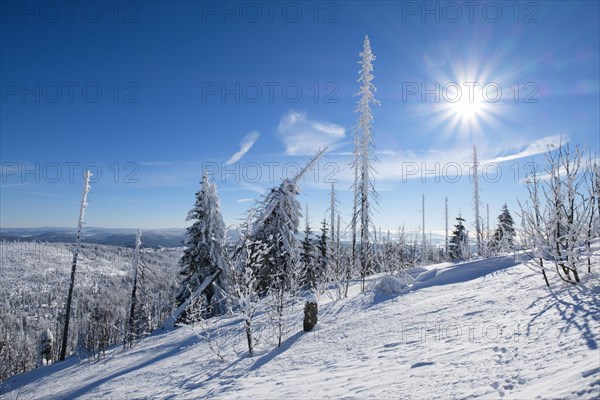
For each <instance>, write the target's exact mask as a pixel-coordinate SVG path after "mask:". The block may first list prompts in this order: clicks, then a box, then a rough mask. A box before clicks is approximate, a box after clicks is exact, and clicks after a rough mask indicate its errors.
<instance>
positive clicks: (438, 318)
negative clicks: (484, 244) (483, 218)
mask: <svg viewBox="0 0 600 400" xmlns="http://www.w3.org/2000/svg"><path fill="white" fill-rule="evenodd" d="M411 273H412V274H413V275H415V276H416V275H420V276H418V277H417V280H416V282H415V283H414V285H413V288H412V290H411V291H409V292H408V293H405V294H401V295H399V296H391V295H384V294H381V293H374V291H373V290H367V291H366V292H365V293H364V294H361V293H360V292H359V286H358V284H354V285H353V286H352V287H351V295H350V296H349V298H348V299H345V300H340V301H337V302H333V301H331V299H328V298H327V297H326V296H323V297H322V298H321V301H322V305H321V308H320V311H319V318H320V319H319V324H318V325H317V328H316V329H315V330H314V331H313V332H310V333H304V332H302V327H301V320H300V318H297V319H296V320H297V322H296V325H295V326H294V327H293V329H292V331H291V332H289V334H288V335H287V338H286V340H285V341H284V343H283V344H282V346H281V348H279V349H277V348H276V347H271V348H267V349H263V350H262V351H260V352H259V354H257V355H255V356H254V357H248V356H247V355H245V353H244V349H245V347H244V346H245V344H244V340H245V337H244V336H243V335H242V334H241V321H240V320H239V319H238V318H232V317H229V318H222V319H220V320H219V321H218V323H215V325H213V326H212V327H211V329H212V332H213V339H212V340H211V343H210V344H211V345H212V346H213V347H216V346H217V347H218V346H221V350H220V354H221V355H222V356H223V358H224V360H220V359H219V358H218V357H217V356H216V355H215V353H214V352H213V351H211V350H210V348H209V343H207V342H206V340H204V339H203V338H201V337H199V336H198V335H196V334H194V332H192V331H191V330H190V329H188V328H185V327H182V328H176V329H175V330H173V331H171V332H166V333H162V334H155V335H153V336H151V337H148V338H146V339H144V340H142V341H141V342H140V343H139V344H138V345H137V346H136V347H134V348H133V349H132V350H128V351H124V350H122V349H121V348H120V347H119V348H115V349H113V350H111V351H110V352H109V353H108V354H107V356H106V358H104V359H101V360H100V361H95V362H89V361H86V360H79V359H77V358H74V357H72V358H70V359H69V360H67V361H66V362H64V363H60V364H56V365H53V366H49V367H44V368H42V369H39V370H36V371H33V372H30V373H28V374H24V375H20V376H15V377H13V378H11V379H9V380H7V381H6V382H4V383H3V384H2V386H1V388H0V395H1V397H2V398H5V399H17V398H18V399H70V398H111V399H125V398H127V399H142V398H160V399H171V398H173V399H174V398H178V399H179V398H190V399H192V398H195V399H196V398H231V399H233V398H239V399H248V398H257V399H258V398H288V399H295V398H321V397H324V398H378V399H383V398H411V399H413V398H416V399H432V398H439V399H448V398H454V399H456V398H486V399H487V398H512V399H534V398H561V399H562V398H582V399H593V398H598V397H599V396H600V350H599V349H598V343H599V341H600V332H599V317H600V284H599V281H598V276H597V275H592V274H583V277H584V278H583V282H582V284H581V285H578V286H571V285H567V284H562V283H559V282H553V287H552V289H551V290H548V289H547V288H546V287H545V285H544V282H543V279H542V277H541V275H540V274H539V273H536V272H534V271H532V270H531V269H530V268H528V266H526V265H525V264H521V263H517V262H515V261H514V259H513V258H512V257H502V258H496V259H491V260H485V261H475V262H471V263H465V264H460V265H453V264H440V265H436V266H430V267H428V268H425V269H422V268H420V269H418V270H417V269H413V271H412V272H411ZM373 279H375V278H373ZM370 284H371V289H372V285H373V280H372V281H371V282H370ZM297 313H298V314H300V313H301V312H300V310H298V311H297ZM261 318H266V316H264V315H263V316H259V317H258V318H257V321H260V319H261ZM217 330H218V331H219V332H220V334H221V335H222V337H221V338H219V339H216V338H215V337H214V333H215V332H216V331H217Z"/></svg>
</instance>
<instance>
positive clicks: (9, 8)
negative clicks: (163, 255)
mask: <svg viewBox="0 0 600 400" xmlns="http://www.w3.org/2000/svg"><path fill="white" fill-rule="evenodd" d="M69 4H70V3H66V4H65V3H60V2H59V3H56V2H50V3H44V2H40V3H37V2H15V1H5V2H2V4H1V7H2V9H1V10H0V11H1V13H2V14H1V15H0V20H1V25H0V33H1V34H0V45H1V53H0V58H1V60H0V61H1V62H0V75H1V82H2V87H1V90H2V92H1V96H2V98H1V103H0V106H1V116H0V129H1V138H0V144H1V148H0V158H1V162H2V169H1V173H2V175H1V178H2V181H1V186H0V188H1V193H0V200H1V204H0V217H1V222H0V226H2V227H38V226H74V225H75V224H76V220H77V216H78V203H79V201H80V196H81V187H82V182H81V175H82V171H83V169H84V168H85V166H87V167H89V168H90V169H91V170H92V172H93V173H94V174H95V177H94V181H93V183H92V191H91V193H90V195H89V209H88V212H87V215H86V222H87V224H88V225H90V226H102V227H141V228H167V227H184V226H187V224H188V223H187V222H186V221H185V217H186V214H187V210H188V209H189V208H190V207H191V206H192V204H193V202H194V193H195V192H196V191H197V189H198V185H199V181H200V176H201V173H202V170H203V169H206V168H208V169H209V170H210V171H211V172H212V173H213V178H214V180H215V181H216V182H217V185H218V188H219V193H220V195H221V202H222V212H223V215H224V217H225V220H226V223H227V224H235V223H237V222H238V221H239V219H240V218H242V217H243V214H244V211H245V210H246V209H247V208H248V207H250V206H251V205H252V204H253V201H254V200H255V199H257V198H259V197H260V194H261V192H264V190H265V189H268V188H269V187H271V186H273V185H276V184H277V183H278V182H279V181H280V177H281V176H283V175H286V174H293V173H294V171H295V170H296V169H297V168H298V167H299V166H301V165H303V164H304V163H305V162H306V161H307V160H308V159H309V158H310V155H311V154H314V152H315V150H316V149H317V148H319V146H324V145H327V146H329V149H330V151H329V153H328V154H327V155H326V156H325V158H323V159H322V160H320V162H319V164H318V166H317V167H316V168H315V170H314V171H310V173H309V174H308V175H307V177H306V179H305V181H304V185H303V189H304V190H303V193H302V194H301V195H300V199H299V200H300V202H301V203H302V204H303V206H304V205H306V204H308V206H309V215H310V218H311V222H312V225H313V227H316V226H317V225H318V221H319V220H321V219H322V218H323V216H324V215H325V212H326V209H327V207H328V196H329V193H328V190H329V187H330V182H331V181H332V180H333V181H334V182H336V187H337V189H338V191H339V200H340V203H341V208H340V210H341V211H342V219H343V220H344V221H345V222H348V220H349V211H350V207H351V196H350V190H349V186H350V183H351V182H350V173H349V170H348V162H349V161H350V156H349V154H350V153H351V151H352V139H351V138H352V128H353V126H354V125H355V123H356V120H357V118H358V116H357V114H356V113H355V112H354V109H355V107H356V101H357V98H356V97H354V96H353V94H354V93H355V92H356V91H357V90H358V83H357V82H356V80H357V77H358V64H357V62H358V60H359V56H358V54H359V52H360V51H361V48H362V43H363V39H364V37H365V35H368V36H369V38H370V40H371V45H372V49H373V52H374V54H375V55H376V57H377V59H376V60H375V64H374V74H375V80H374V81H373V82H374V84H375V86H376V87H377V93H376V97H377V98H378V99H379V100H380V102H381V104H380V106H378V107H376V108H375V109H374V110H373V114H374V127H373V129H374V137H375V144H376V147H377V150H378V154H379V160H380V162H379V163H378V164H376V169H377V170H378V171H379V174H378V175H376V181H375V182H376V183H375V185H376V188H377V189H378V191H379V193H380V195H381V201H380V204H379V205H378V212H376V214H375V224H376V225H377V226H381V228H382V229H383V230H384V231H385V230H387V229H396V228H398V227H399V226H401V225H405V226H406V228H407V229H416V228H418V227H419V226H420V224H421V222H420V221H421V214H420V208H421V194H422V193H423V194H425V196H426V230H427V231H429V230H432V231H434V232H440V231H442V230H443V206H444V197H446V196H447V197H448V198H449V211H450V215H451V218H453V217H455V216H456V215H457V214H458V212H459V211H462V213H463V215H464V216H465V217H466V219H467V223H472V220H473V218H472V214H473V213H472V211H471V209H472V204H471V192H472V189H471V183H470V181H471V179H470V178H471V175H470V165H469V164H468V162H469V161H470V157H471V151H472V146H473V145H476V146H477V148H478V152H479V156H480V161H482V162H483V166H484V173H483V175H482V176H481V182H482V183H481V199H482V202H483V204H484V206H483V208H484V211H483V213H484V214H485V205H486V204H489V208H490V214H491V219H492V223H493V221H494V219H495V217H496V216H497V214H498V213H499V212H500V207H501V206H502V204H503V203H505V202H506V203H507V204H508V206H509V209H511V210H512V211H513V212H516V209H517V201H516V199H517V197H521V198H523V197H524V196H525V191H524V188H523V185H522V183H520V180H522V178H523V176H524V173H525V168H526V165H527V163H528V162H531V161H534V162H536V163H539V164H540V166H543V156H542V155H541V153H543V151H544V150H545V149H546V147H547V145H550V144H556V143H557V142H559V141H561V140H562V141H563V142H570V143H572V144H576V143H579V144H585V145H587V148H588V149H590V150H591V151H592V152H596V153H598V152H599V149H600V143H599V142H600V134H599V129H600V128H599V119H600V118H599V111H598V110H599V108H600V107H599V81H598V79H599V78H598V77H599V47H600V44H599V37H600V32H599V28H598V16H599V6H598V3H597V2H565V3H564V4H563V3H561V2H519V3H513V2H510V3H509V2H479V3H478V4H477V5H475V6H474V8H473V9H471V10H470V9H469V8H467V6H465V5H463V3H461V2H458V3H454V2H450V3H447V2H428V3H425V4H426V5H425V6H423V4H424V3H422V2H361V1H352V2H320V3H313V2H266V3H265V2H227V3H222V2H210V1H209V2H161V1H144V2H127V3H113V2H88V3H84V4H82V5H78V6H70V5H69ZM224 4H225V6H224ZM69 7H71V8H69ZM223 7H226V9H224V8H223ZM423 7H426V9H423ZM470 93H472V95H473V97H472V98H469V94H470ZM465 163H467V164H465Z"/></svg>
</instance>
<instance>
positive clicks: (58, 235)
mask: <svg viewBox="0 0 600 400" xmlns="http://www.w3.org/2000/svg"><path fill="white" fill-rule="evenodd" d="M135 233H136V229H110V228H94V227H86V228H84V230H83V237H82V241H83V242H85V243H95V244H106V245H113V246H125V247H133V246H134V241H135ZM75 235H76V230H75V229H74V228H56V227H43V228H0V240H7V241H13V240H15V241H26V242H32V241H39V242H50V243H74V242H75ZM184 240H185V229H184V228H172V229H149V230H143V231H142V241H143V243H144V246H145V247H152V248H159V247H179V246H183V242H184Z"/></svg>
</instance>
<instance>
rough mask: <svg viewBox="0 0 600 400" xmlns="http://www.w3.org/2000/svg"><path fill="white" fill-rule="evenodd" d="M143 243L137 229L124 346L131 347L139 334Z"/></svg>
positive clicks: (139, 231)
mask: <svg viewBox="0 0 600 400" xmlns="http://www.w3.org/2000/svg"><path fill="white" fill-rule="evenodd" d="M141 245H142V231H141V230H140V229H138V230H137V234H136V235H135V248H134V250H133V259H132V262H131V264H132V271H131V275H132V281H133V282H132V284H131V303H130V307H129V321H128V324H127V331H126V334H125V340H124V341H123V347H125V345H126V344H129V347H131V345H132V343H133V339H134V338H135V336H136V335H137V333H138V332H136V329H135V328H136V326H135V325H136V323H135V322H136V312H137V308H136V306H137V302H138V298H137V288H138V269H139V258H140V247H141Z"/></svg>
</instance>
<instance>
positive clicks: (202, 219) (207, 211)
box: [176, 172, 229, 322]
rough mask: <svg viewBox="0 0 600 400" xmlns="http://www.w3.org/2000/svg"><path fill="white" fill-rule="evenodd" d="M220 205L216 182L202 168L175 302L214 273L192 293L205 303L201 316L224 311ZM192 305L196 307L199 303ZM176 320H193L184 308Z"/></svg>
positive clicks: (181, 301) (223, 260)
mask: <svg viewBox="0 0 600 400" xmlns="http://www.w3.org/2000/svg"><path fill="white" fill-rule="evenodd" d="M220 209H221V206H220V201H219V195H218V194H217V188H216V185H215V184H214V183H213V182H211V181H210V179H209V177H208V173H207V172H205V173H204V174H203V175H202V183H201V187H200V190H199V191H198V192H197V193H196V203H195V204H194V207H193V208H192V209H191V210H190V211H189V213H188V216H187V219H186V221H195V222H194V223H193V225H192V226H191V227H189V228H188V229H187V235H188V239H187V242H186V245H187V248H186V250H185V251H184V253H183V256H182V258H181V261H180V265H181V271H180V275H181V276H182V277H183V279H182V281H181V283H180V285H179V290H178V291H177V294H176V301H177V305H178V306H180V305H182V304H183V303H184V302H185V301H186V300H187V299H188V298H190V296H192V294H193V293H194V291H196V290H197V289H198V288H199V287H200V285H201V284H202V282H203V281H204V280H205V279H206V278H208V277H210V276H213V275H215V276H216V277H215V278H214V279H213V281H212V282H211V283H210V284H209V285H208V286H207V287H206V289H205V290H204V296H194V297H195V301H200V302H204V303H205V310H206V311H205V313H204V316H203V317H211V316H214V315H219V314H223V313H224V312H226V309H227V304H226V296H225V292H224V289H225V288H224V286H225V285H224V284H225V283H226V279H227V276H226V275H228V274H229V269H228V266H227V263H226V262H225V258H224V249H223V243H224V239H225V223H224V222H223V217H222V216H221V211H220ZM193 306H194V308H196V309H198V305H193ZM178 321H180V322H184V321H185V322H193V321H187V314H186V312H185V311H184V312H183V313H182V314H181V315H180V316H179V319H178Z"/></svg>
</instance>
